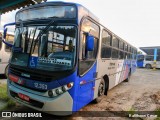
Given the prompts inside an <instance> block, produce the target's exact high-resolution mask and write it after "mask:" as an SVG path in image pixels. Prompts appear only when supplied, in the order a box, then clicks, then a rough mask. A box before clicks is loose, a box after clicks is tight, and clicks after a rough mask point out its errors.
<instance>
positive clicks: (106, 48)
mask: <svg viewBox="0 0 160 120" xmlns="http://www.w3.org/2000/svg"><path fill="white" fill-rule="evenodd" d="M111 51H112V48H111V35H110V34H109V33H108V32H107V31H105V30H103V32H102V44H101V58H111Z"/></svg>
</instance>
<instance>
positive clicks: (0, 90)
mask: <svg viewBox="0 0 160 120" xmlns="http://www.w3.org/2000/svg"><path fill="white" fill-rule="evenodd" d="M0 100H2V101H8V100H9V98H8V95H7V85H6V84H0Z"/></svg>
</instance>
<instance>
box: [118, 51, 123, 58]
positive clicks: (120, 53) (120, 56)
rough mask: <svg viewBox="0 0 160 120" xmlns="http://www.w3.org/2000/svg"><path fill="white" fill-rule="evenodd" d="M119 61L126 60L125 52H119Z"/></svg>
mask: <svg viewBox="0 0 160 120" xmlns="http://www.w3.org/2000/svg"><path fill="white" fill-rule="evenodd" d="M119 59H124V52H123V51H119Z"/></svg>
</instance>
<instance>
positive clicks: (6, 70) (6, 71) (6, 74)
mask: <svg viewBox="0 0 160 120" xmlns="http://www.w3.org/2000/svg"><path fill="white" fill-rule="evenodd" d="M8 67H9V65H7V67H6V69H5V76H6V77H8Z"/></svg>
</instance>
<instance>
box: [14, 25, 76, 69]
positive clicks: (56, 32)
mask: <svg viewBox="0 0 160 120" xmlns="http://www.w3.org/2000/svg"><path fill="white" fill-rule="evenodd" d="M75 56H76V27H75V26H69V25H67V26H64V25H63V26H50V27H49V28H48V29H47V30H46V26H31V27H23V28H16V30H15V40H14V49H13V54H12V58H11V64H14V65H18V66H24V67H30V68H35V69H41V70H47V71H62V70H71V69H72V68H73V67H74V64H75Z"/></svg>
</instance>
